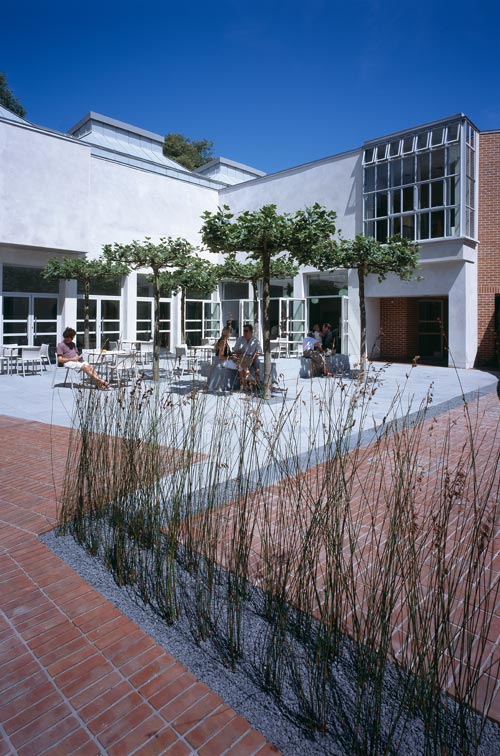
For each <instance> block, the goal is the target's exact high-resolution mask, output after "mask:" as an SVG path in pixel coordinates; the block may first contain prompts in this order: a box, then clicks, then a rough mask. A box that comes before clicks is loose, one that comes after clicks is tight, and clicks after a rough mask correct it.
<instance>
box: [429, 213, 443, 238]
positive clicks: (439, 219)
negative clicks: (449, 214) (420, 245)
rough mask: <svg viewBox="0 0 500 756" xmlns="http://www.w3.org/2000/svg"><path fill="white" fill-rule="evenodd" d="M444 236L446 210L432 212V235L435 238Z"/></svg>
mask: <svg viewBox="0 0 500 756" xmlns="http://www.w3.org/2000/svg"><path fill="white" fill-rule="evenodd" d="M441 236H444V210H437V211H435V212H433V213H431V237H432V238H433V239H436V238H439V237H441Z"/></svg>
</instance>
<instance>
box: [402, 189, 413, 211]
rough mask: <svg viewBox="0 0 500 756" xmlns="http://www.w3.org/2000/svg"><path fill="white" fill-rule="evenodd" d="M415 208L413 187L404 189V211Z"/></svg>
mask: <svg viewBox="0 0 500 756" xmlns="http://www.w3.org/2000/svg"><path fill="white" fill-rule="evenodd" d="M408 210H413V187H412V186H408V187H407V188H406V189H403V212H406V211H408Z"/></svg>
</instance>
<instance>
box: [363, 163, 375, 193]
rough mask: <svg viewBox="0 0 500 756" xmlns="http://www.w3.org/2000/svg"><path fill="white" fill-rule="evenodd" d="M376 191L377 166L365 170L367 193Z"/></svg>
mask: <svg viewBox="0 0 500 756" xmlns="http://www.w3.org/2000/svg"><path fill="white" fill-rule="evenodd" d="M374 189H375V166H374V165H372V166H370V167H369V168H365V192H373V190H374Z"/></svg>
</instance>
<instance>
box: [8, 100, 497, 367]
mask: <svg viewBox="0 0 500 756" xmlns="http://www.w3.org/2000/svg"><path fill="white" fill-rule="evenodd" d="M496 137H497V134H496V133H495V138H496ZM479 139H480V137H479V133H478V131H477V129H476V128H475V127H474V126H473V124H472V123H471V122H470V121H469V120H468V119H467V118H466V117H465V116H464V115H463V114H459V115H456V116H453V117H451V118H447V119H444V120H442V121H437V122H433V123H430V124H424V125H422V126H419V127H418V128H414V129H409V130H408V131H405V132H401V133H397V134H391V135H388V136H385V137H382V138H380V139H376V140H370V141H368V142H366V143H365V144H364V145H362V146H360V147H359V149H356V150H352V151H350V152H346V153H343V154H341V155H335V156H333V157H329V158H325V159H323V160H318V161H315V162H312V163H308V164H306V165H301V166H298V167H296V168H292V169H289V170H285V171H281V172H279V173H276V174H273V175H268V176H266V175H265V174H263V173H262V171H258V170H256V169H253V168H251V167H249V166H245V165H241V164H239V163H235V162H233V161H231V160H226V159H224V158H219V159H216V160H212V161H210V162H209V163H207V164H206V165H204V166H202V167H201V168H199V169H198V170H197V171H193V172H191V171H187V170H186V169H184V168H183V167H182V166H180V165H179V164H177V163H175V162H174V161H173V160H169V159H168V158H165V157H164V156H163V154H162V143H163V138H162V137H161V136H159V135H156V134H152V133H150V132H148V131H144V130H142V129H140V128H137V127H133V126H130V125H128V124H124V123H121V122H119V121H115V120H112V119H110V118H107V117H104V116H101V115H97V114H95V113H89V114H88V115H87V116H86V117H85V118H83V119H82V120H81V121H80V122H79V123H78V124H76V126H74V127H73V128H72V129H71V130H70V131H69V132H68V134H60V133H58V132H55V131H51V130H49V129H46V128H41V127H38V126H34V125H33V124H30V123H29V122H27V121H26V120H24V119H22V118H19V117H18V116H16V115H14V114H12V113H10V112H9V111H8V110H6V109H5V108H1V107H0V298H1V321H0V331H1V334H0V342H1V343H5V344H8V343H18V344H29V345H37V344H40V343H42V342H43V343H46V342H49V343H50V344H52V345H53V346H54V345H55V344H56V343H57V341H58V340H59V339H60V335H61V333H62V331H63V330H64V328H65V327H66V326H68V325H71V326H73V325H74V324H75V323H76V324H77V329H79V330H80V329H81V296H80V294H79V293H78V291H77V285H76V282H61V284H60V285H59V286H57V285H56V286H54V285H49V284H47V283H46V282H44V280H43V279H42V278H41V277H40V272H41V269H42V268H43V266H44V265H45V264H46V262H47V261H48V260H49V258H51V257H57V256H59V255H61V256H63V255H66V256H68V255H69V256H71V255H77V256H78V255H87V256H89V257H97V256H98V255H99V254H100V252H101V249H102V246H103V245H104V244H107V243H113V242H129V241H131V240H133V239H143V238H144V237H145V236H150V237H152V238H153V239H157V238H159V237H161V236H172V237H178V236H181V237H184V238H186V239H187V240H188V241H190V242H191V243H193V244H195V245H199V244H200V236H199V231H200V228H201V225H202V220H201V215H202V213H203V212H204V211H205V210H209V211H215V210H216V208H217V206H219V205H223V204H227V205H229V206H230V207H231V209H232V210H233V211H234V212H236V213H238V212H239V211H241V210H244V209H250V210H252V209H256V208H259V207H261V206H262V205H265V204H268V203H274V204H276V205H277V207H278V210H280V211H295V210H298V209H300V208H303V207H305V206H307V205H310V204H313V203H314V202H319V203H320V204H322V205H325V206H326V207H327V208H329V209H332V210H335V211H336V213H337V223H338V228H339V229H341V231H342V234H343V236H344V237H346V238H350V237H353V236H354V235H355V234H356V233H357V232H362V231H364V232H365V233H366V234H367V235H373V236H375V237H376V238H378V239H379V240H384V239H385V238H386V237H387V235H390V234H392V233H402V234H403V235H404V236H408V237H410V238H415V239H417V240H418V241H419V244H420V250H421V269H420V270H419V271H418V273H419V276H420V277H421V279H422V280H419V281H413V282H409V283H403V282H401V281H399V279H398V278H397V277H395V276H391V277H390V278H388V279H387V280H386V281H385V282H383V283H378V281H377V279H376V278H375V277H370V278H369V279H368V281H367V288H366V295H367V315H368V338H367V343H368V346H369V349H370V352H371V353H372V354H373V356H381V357H384V358H392V359H399V360H406V359H411V357H412V356H414V355H415V354H420V355H421V359H422V361H426V360H428V361H435V362H440V363H441V364H446V362H447V361H448V347H449V351H450V354H451V355H452V359H453V361H454V363H455V364H456V365H458V366H461V367H472V366H473V364H474V363H475V361H476V358H477V355H478V346H479V338H480V337H481V338H482V335H481V334H482V332H481V331H480V330H479V326H478V311H479V308H478V286H479V285H478V222H477V216H478V211H477V208H478V201H477V198H478V160H477V154H478V145H479ZM485 139H486V137H485ZM497 141H498V140H497ZM497 141H496V142H495V145H496V144H497ZM491 143H492V142H491V139H490V146H491ZM498 148H499V149H500V142H498ZM498 173H500V171H498ZM496 181H497V184H498V183H499V182H498V176H497V179H496ZM495 243H496V242H495ZM497 259H500V250H499V251H498V258H497ZM146 273H147V271H145V274H146ZM145 274H144V275H141V274H137V273H131V274H130V275H129V276H128V277H126V278H125V279H124V280H123V281H117V282H116V284H114V285H107V286H103V287H101V288H99V289H96V290H95V291H93V292H92V304H91V307H92V310H91V319H92V331H93V335H92V338H93V342H94V343H95V345H96V346H97V347H100V346H101V345H104V343H105V341H106V340H107V339H108V340H109V339H112V340H115V339H117V338H120V337H121V338H122V339H132V340H134V339H136V338H139V339H147V338H149V336H150V334H151V332H152V292H151V287H150V285H149V283H148V281H147V278H146V275H145ZM498 283H499V284H500V281H499V282H498ZM495 286H496V284H495ZM497 289H498V292H499V293H500V286H498V287H497V288H495V292H496V291H497ZM495 292H494V293H493V296H494V297H495V296H496V294H495ZM271 295H272V325H273V326H274V327H275V331H276V330H277V331H278V332H279V331H280V330H281V332H282V333H285V334H287V338H288V339H289V341H290V343H291V344H292V345H293V344H296V343H298V342H299V341H300V340H301V338H302V335H303V333H304V330H307V328H309V327H310V326H312V325H313V323H316V322H319V323H321V322H323V321H329V322H331V323H332V325H333V328H334V330H335V331H336V332H337V337H338V346H339V347H340V351H342V352H344V353H349V354H350V355H351V357H352V358H353V359H355V358H356V357H357V356H358V355H359V306H358V298H357V276H356V275H355V274H354V272H350V273H347V272H346V271H338V273H337V274H332V275H329V276H327V275H324V274H319V273H318V272H317V271H315V270H313V269H302V270H301V271H300V273H299V275H297V276H296V277H295V279H294V280H291V281H273V282H272V290H271ZM497 299H498V297H497ZM497 299H495V301H497ZM490 309H491V308H490ZM494 309H495V308H494V306H493V312H494ZM499 311H500V307H499ZM252 314H253V312H252V296H251V291H250V290H249V286H248V285H247V284H242V283H236V282H221V284H220V286H219V290H218V291H216V292H214V293H213V295H212V297H211V298H210V299H209V300H201V299H198V298H196V297H195V296H189V295H188V298H187V302H186V330H187V336H188V337H189V338H190V340H191V343H193V344H196V343H200V341H201V339H202V338H203V337H207V336H215V335H216V334H217V333H218V332H219V330H220V328H221V324H222V325H223V324H225V322H226V321H227V320H231V321H233V323H234V325H235V327H236V329H237V330H239V329H240V328H241V324H242V322H243V321H244V320H249V319H251V317H252ZM161 316H162V323H161V330H162V339H163V344H164V345H165V346H169V347H173V346H174V345H175V344H177V343H180V313H179V301H178V299H177V298H175V297H174V298H172V300H170V299H164V300H163V301H162V313H161ZM486 320H487V321H488V324H489V320H488V318H486ZM490 320H491V317H490ZM488 324H487V327H485V329H483V331H484V332H486V330H487V328H489V327H490V325H488ZM493 330H494V329H493ZM483 335H484V334H483ZM488 348H489V347H487V346H486V347H485V349H484V350H483V351H484V355H485V358H486V359H487V358H488V354H487V352H488ZM490 351H491V349H490ZM479 352H480V350H479ZM491 356H492V355H491Z"/></svg>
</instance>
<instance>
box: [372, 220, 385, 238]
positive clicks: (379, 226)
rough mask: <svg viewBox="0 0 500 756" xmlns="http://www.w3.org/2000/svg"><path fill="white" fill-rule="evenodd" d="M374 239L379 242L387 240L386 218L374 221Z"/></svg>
mask: <svg viewBox="0 0 500 756" xmlns="http://www.w3.org/2000/svg"><path fill="white" fill-rule="evenodd" d="M376 232H377V235H376V237H375V238H376V239H377V241H379V242H382V243H383V242H385V241H387V220H381V221H376Z"/></svg>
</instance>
